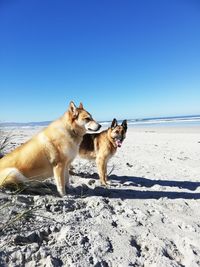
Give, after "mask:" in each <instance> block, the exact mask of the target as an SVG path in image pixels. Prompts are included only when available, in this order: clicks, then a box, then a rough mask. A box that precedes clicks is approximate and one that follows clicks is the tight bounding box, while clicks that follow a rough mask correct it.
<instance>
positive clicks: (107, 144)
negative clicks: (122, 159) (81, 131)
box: [79, 119, 127, 185]
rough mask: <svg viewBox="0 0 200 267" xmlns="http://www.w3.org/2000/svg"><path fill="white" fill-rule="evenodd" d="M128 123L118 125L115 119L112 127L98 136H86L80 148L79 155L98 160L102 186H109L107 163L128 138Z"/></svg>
mask: <svg viewBox="0 0 200 267" xmlns="http://www.w3.org/2000/svg"><path fill="white" fill-rule="evenodd" d="M126 131H127V121H126V120H124V121H123V122H122V124H121V125H118V123H117V120H116V119H113V121H112V124H111V127H110V128H108V129H107V130H105V131H102V132H100V133H96V134H86V135H84V137H83V141H82V143H81V145H80V148H79V155H80V157H82V158H85V159H96V164H97V169H98V173H99V177H100V180H101V184H103V185H106V184H107V162H108V160H109V159H110V158H111V157H112V156H113V155H114V154H115V152H116V151H117V147H121V145H122V142H123V140H124V139H125V137H126Z"/></svg>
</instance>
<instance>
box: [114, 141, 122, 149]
mask: <svg viewBox="0 0 200 267" xmlns="http://www.w3.org/2000/svg"><path fill="white" fill-rule="evenodd" d="M115 144H116V145H117V147H121V146H122V141H121V140H119V139H115Z"/></svg>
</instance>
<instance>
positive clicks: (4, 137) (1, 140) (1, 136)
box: [0, 130, 11, 158]
mask: <svg viewBox="0 0 200 267" xmlns="http://www.w3.org/2000/svg"><path fill="white" fill-rule="evenodd" d="M10 141H11V134H9V133H7V134H6V133H5V132H3V131H2V130H0V158H2V157H3V156H4V153H5V150H6V148H7V147H8V146H9V144H10Z"/></svg>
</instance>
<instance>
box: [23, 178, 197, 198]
mask: <svg viewBox="0 0 200 267" xmlns="http://www.w3.org/2000/svg"><path fill="white" fill-rule="evenodd" d="M74 175H76V176H79V177H84V178H86V179H99V178H98V174H97V173H94V174H85V173H84V175H83V174H82V173H80V174H74ZM109 181H113V182H116V183H113V185H111V186H109V187H104V186H96V187H95V188H94V189H92V188H90V187H89V186H87V185H86V184H83V185H82V186H77V187H75V186H74V185H72V186H71V188H70V189H69V190H68V192H67V194H69V195H74V196H76V197H82V198H85V197H91V196H103V197H108V198H120V199H159V198H168V199H177V198H182V199H200V193H195V192H180V191H179V192H176V191H165V190H162V188H161V190H162V191H154V190H149V188H150V187H153V186H154V185H159V186H164V187H166V186H168V187H177V188H179V189H187V190H190V191H194V190H196V188H197V187H199V186H200V182H191V181H171V180H170V181H169V180H166V181H165V180H151V179H149V178H143V177H134V176H116V175H111V176H110V177H109ZM116 186H120V187H118V188H116ZM123 187H125V188H123ZM129 187H131V189H129ZM133 187H140V188H141V190H135V189H133ZM21 193H22V194H31V195H55V196H58V193H57V189H56V186H55V184H54V183H52V182H49V181H48V182H44V183H40V185H39V186H38V187H37V186H36V187H33V186H31V187H26V188H24V189H23V190H22V191H21Z"/></svg>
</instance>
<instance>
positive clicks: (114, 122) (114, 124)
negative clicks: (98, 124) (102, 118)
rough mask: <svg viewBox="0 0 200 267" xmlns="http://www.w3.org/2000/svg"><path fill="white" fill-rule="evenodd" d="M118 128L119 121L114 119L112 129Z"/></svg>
mask: <svg viewBox="0 0 200 267" xmlns="http://www.w3.org/2000/svg"><path fill="white" fill-rule="evenodd" d="M116 126H117V120H116V119H113V121H112V123H111V128H115V127H116Z"/></svg>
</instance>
